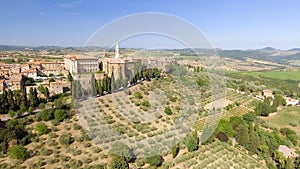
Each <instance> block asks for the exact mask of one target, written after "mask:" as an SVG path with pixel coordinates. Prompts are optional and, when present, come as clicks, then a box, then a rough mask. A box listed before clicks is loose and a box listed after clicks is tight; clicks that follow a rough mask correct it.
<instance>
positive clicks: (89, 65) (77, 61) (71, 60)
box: [64, 55, 99, 74]
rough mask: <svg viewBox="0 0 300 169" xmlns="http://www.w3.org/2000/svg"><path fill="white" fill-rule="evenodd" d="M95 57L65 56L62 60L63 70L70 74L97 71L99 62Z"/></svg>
mask: <svg viewBox="0 0 300 169" xmlns="http://www.w3.org/2000/svg"><path fill="white" fill-rule="evenodd" d="M98 60H99V59H98V58H97V57H93V56H83V55H78V56H66V57H65V58H64V64H65V69H66V70H68V71H69V72H70V73H71V74H74V73H91V72H94V73H95V72H97V71H99V62H98Z"/></svg>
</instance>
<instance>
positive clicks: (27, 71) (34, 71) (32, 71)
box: [22, 69, 36, 73]
mask: <svg viewBox="0 0 300 169" xmlns="http://www.w3.org/2000/svg"><path fill="white" fill-rule="evenodd" d="M22 73H36V70H31V69H28V70H24V71H23V72H22Z"/></svg>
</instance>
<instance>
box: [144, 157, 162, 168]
mask: <svg viewBox="0 0 300 169" xmlns="http://www.w3.org/2000/svg"><path fill="white" fill-rule="evenodd" d="M146 162H147V163H148V164H150V166H160V165H161V163H162V157H161V156H160V155H153V156H149V157H147V158H146Z"/></svg>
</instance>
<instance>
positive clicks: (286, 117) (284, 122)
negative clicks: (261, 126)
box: [264, 107, 300, 134]
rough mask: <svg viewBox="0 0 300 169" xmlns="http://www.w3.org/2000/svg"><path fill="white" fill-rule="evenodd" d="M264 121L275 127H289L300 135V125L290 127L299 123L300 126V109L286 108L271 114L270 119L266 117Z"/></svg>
mask: <svg viewBox="0 0 300 169" xmlns="http://www.w3.org/2000/svg"><path fill="white" fill-rule="evenodd" d="M264 119H265V120H266V121H268V122H270V123H271V124H273V125H275V126H276V127H279V128H282V127H288V128H291V129H293V130H295V131H296V132H297V133H298V134H300V126H299V125H298V126H297V127H292V126H291V125H289V123H290V122H297V123H298V124H300V107H285V108H284V109H282V110H279V111H278V112H277V113H275V114H270V116H269V117H266V118H264Z"/></svg>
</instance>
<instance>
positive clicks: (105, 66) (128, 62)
mask: <svg viewBox="0 0 300 169" xmlns="http://www.w3.org/2000/svg"><path fill="white" fill-rule="evenodd" d="M138 61H139V60H138V59H122V58H120V49H119V43H116V47H115V57H114V58H109V57H107V55H106V53H105V50H104V54H103V59H101V60H100V66H99V67H100V70H101V71H103V72H105V73H106V74H107V75H108V76H111V75H112V74H114V77H115V79H118V78H122V79H124V78H125V77H127V78H129V76H130V75H131V74H132V73H133V70H134V66H135V64H136V63H137V62H138Z"/></svg>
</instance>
